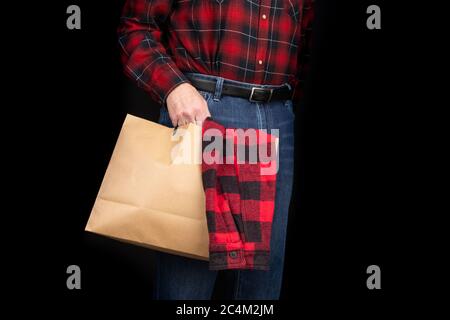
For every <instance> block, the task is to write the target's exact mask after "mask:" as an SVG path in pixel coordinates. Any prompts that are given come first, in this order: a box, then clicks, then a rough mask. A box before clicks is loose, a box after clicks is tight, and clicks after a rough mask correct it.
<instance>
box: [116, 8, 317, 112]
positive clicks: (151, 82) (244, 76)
mask: <svg viewBox="0 0 450 320" xmlns="http://www.w3.org/2000/svg"><path fill="white" fill-rule="evenodd" d="M313 2H314V0H227V1H220V0H127V1H126V4H125V7H124V9H123V14H122V17H121V23H120V25H119V28H118V33H119V43H120V46H121V48H122V50H121V57H122V62H123V65H124V69H125V73H126V74H127V75H128V76H129V77H131V78H132V79H134V80H135V81H136V82H137V84H138V85H139V86H140V87H142V88H143V89H145V90H146V91H147V92H148V93H149V94H150V95H151V96H152V97H153V98H154V99H155V100H156V101H158V102H159V103H161V104H164V103H165V101H166V98H167V96H168V94H169V93H170V92H171V91H172V90H173V89H174V88H175V87H176V86H178V85H179V84H181V83H184V82H189V80H188V79H187V78H186V77H185V76H184V74H183V72H196V73H203V74H209V75H215V76H221V77H224V78H228V79H232V80H237V81H243V82H248V83H255V84H272V85H279V84H283V83H289V84H290V85H291V86H292V87H293V88H295V89H296V90H295V95H296V97H297V96H300V92H301V90H300V89H301V78H302V76H301V75H302V74H303V73H304V72H303V70H304V69H305V68H304V66H305V65H306V63H307V62H308V56H309V49H308V44H309V43H310V40H309V39H310V35H309V34H310V31H311V24H312V17H313V10H312V3H313ZM294 98H295V97H294Z"/></svg>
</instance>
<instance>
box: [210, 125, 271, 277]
mask: <svg viewBox="0 0 450 320" xmlns="http://www.w3.org/2000/svg"><path fill="white" fill-rule="evenodd" d="M247 130H254V132H255V133H256V137H257V139H251V138H245V135H246V134H247ZM202 132H203V147H202V149H203V161H202V179H203V188H204V190H205V198H206V217H207V224H208V231H209V251H210V255H209V268H210V269H211V270H222V269H255V270H267V269H268V268H269V256H270V236H271V229H272V220H273V213H274V205H275V190H276V169H274V168H276V165H277V161H276V156H275V155H276V154H273V152H274V151H275V152H277V151H276V145H275V144H276V138H275V137H274V136H272V135H270V134H267V133H265V132H264V131H261V130H256V129H245V130H244V129H240V130H239V131H238V130H237V129H225V128H224V127H223V126H222V125H220V124H219V123H217V122H215V121H213V120H211V118H208V119H206V120H205V122H204V123H203V128H202ZM239 137H241V138H239ZM243 137H244V138H243ZM211 143H214V146H217V144H221V145H222V146H223V148H221V149H222V151H221V152H218V151H217V150H215V149H214V148H211ZM227 143H230V145H231V146H232V148H229V149H228V152H230V151H231V150H230V149H232V152H231V154H227V151H226V150H227V148H226V145H227ZM264 144H265V145H264ZM208 146H209V147H208ZM240 147H243V150H245V157H246V158H245V159H242V158H240V159H241V160H245V162H244V163H240V162H238V156H237V155H238V149H239V148H240ZM261 147H264V149H263V150H264V151H263V154H264V155H267V158H266V159H263V160H261V158H260V157H259V156H258V157H257V158H256V160H257V161H256V162H255V161H253V162H254V163H253V162H252V161H250V159H251V157H250V156H249V152H251V151H252V150H253V152H255V151H256V150H257V148H261ZM215 157H218V158H215ZM213 159H216V160H217V159H221V160H222V161H221V163H218V161H212V160H213ZM241 162H242V161H241ZM263 168H265V169H268V168H272V169H271V170H270V171H269V170H267V172H263V173H264V174H261V170H262V169H263Z"/></svg>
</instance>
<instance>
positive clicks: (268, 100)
mask: <svg viewBox="0 0 450 320" xmlns="http://www.w3.org/2000/svg"><path fill="white" fill-rule="evenodd" d="M255 90H263V91H264V90H270V95H269V99H267V101H265V102H270V100H271V99H272V94H273V88H270V89H264V88H258V87H252V92H251V93H250V97H249V98H248V100H249V101H250V102H261V101H258V100H253V94H254V93H255Z"/></svg>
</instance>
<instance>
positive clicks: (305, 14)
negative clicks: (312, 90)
mask: <svg viewBox="0 0 450 320" xmlns="http://www.w3.org/2000/svg"><path fill="white" fill-rule="evenodd" d="M313 20H314V0H305V1H304V2H303V8H302V16H301V22H300V32H301V36H300V50H299V54H298V66H299V67H298V79H299V81H298V83H297V86H296V88H295V95H294V100H296V101H298V100H300V99H301V98H302V96H303V88H304V82H305V78H306V76H307V75H308V73H309V69H310V66H311V63H310V61H311V46H312V27H313Z"/></svg>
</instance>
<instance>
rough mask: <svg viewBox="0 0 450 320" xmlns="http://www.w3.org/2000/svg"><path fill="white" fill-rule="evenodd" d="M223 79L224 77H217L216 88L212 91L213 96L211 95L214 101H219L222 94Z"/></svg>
mask: <svg viewBox="0 0 450 320" xmlns="http://www.w3.org/2000/svg"><path fill="white" fill-rule="evenodd" d="M223 80H224V78H222V77H217V82H216V89H215V91H214V97H213V99H214V101H219V100H220V97H221V96H222V88H223Z"/></svg>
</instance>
